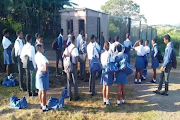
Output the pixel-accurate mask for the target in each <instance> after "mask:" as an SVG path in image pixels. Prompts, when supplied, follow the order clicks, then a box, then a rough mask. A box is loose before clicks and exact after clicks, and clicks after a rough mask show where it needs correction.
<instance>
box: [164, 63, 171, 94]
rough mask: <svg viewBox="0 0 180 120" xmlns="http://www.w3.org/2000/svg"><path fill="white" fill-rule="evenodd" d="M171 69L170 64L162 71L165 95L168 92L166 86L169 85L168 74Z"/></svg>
mask: <svg viewBox="0 0 180 120" xmlns="http://www.w3.org/2000/svg"><path fill="white" fill-rule="evenodd" d="M171 68H172V64H171V63H170V64H168V65H167V67H166V69H165V71H164V81H165V93H167V92H168V90H169V89H168V85H169V74H170V71H171Z"/></svg>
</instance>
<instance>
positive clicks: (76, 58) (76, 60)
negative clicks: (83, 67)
mask: <svg viewBox="0 0 180 120" xmlns="http://www.w3.org/2000/svg"><path fill="white" fill-rule="evenodd" d="M75 55H76V56H75V62H76V69H77V68H78V56H79V53H78V50H77V48H75Z"/></svg>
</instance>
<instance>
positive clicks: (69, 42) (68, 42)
mask: <svg viewBox="0 0 180 120" xmlns="http://www.w3.org/2000/svg"><path fill="white" fill-rule="evenodd" d="M68 33H69V35H68V39H67V42H66V45H67V46H69V45H70V44H71V36H73V31H72V30H69V32H68Z"/></svg>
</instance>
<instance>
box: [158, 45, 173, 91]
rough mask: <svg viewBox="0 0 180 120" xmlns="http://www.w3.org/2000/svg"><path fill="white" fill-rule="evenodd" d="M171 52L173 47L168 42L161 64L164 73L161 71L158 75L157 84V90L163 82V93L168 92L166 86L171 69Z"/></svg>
mask: <svg viewBox="0 0 180 120" xmlns="http://www.w3.org/2000/svg"><path fill="white" fill-rule="evenodd" d="M173 51H174V45H173V43H172V42H169V43H168V44H167V45H166V48H165V54H164V62H163V64H162V67H163V68H164V71H162V72H161V74H160V82H159V87H158V90H161V89H162V84H163V81H165V91H168V90H169V89H168V84H169V75H170V71H171V68H172V59H173Z"/></svg>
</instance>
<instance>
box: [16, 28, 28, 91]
mask: <svg viewBox="0 0 180 120" xmlns="http://www.w3.org/2000/svg"><path fill="white" fill-rule="evenodd" d="M16 35H17V39H16V41H15V43H14V48H15V56H16V57H17V65H18V71H19V87H20V90H22V91H25V86H23V68H22V62H21V58H20V55H21V52H22V48H23V46H24V44H23V40H22V39H23V32H22V31H20V30H18V31H16Z"/></svg>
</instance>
